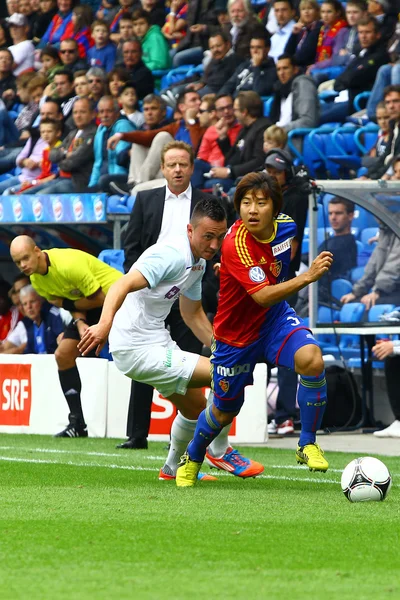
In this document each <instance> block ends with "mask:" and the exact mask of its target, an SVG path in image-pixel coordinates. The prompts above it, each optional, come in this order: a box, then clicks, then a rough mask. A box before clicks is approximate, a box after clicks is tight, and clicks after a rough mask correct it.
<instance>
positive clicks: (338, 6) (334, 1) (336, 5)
mask: <svg viewBox="0 0 400 600" xmlns="http://www.w3.org/2000/svg"><path fill="white" fill-rule="evenodd" d="M322 4H330V5H331V6H333V9H334V11H335V12H337V13H339V15H340V18H341V19H345V18H346V13H345V12H344V8H343V5H342V3H341V2H339V0H322Z"/></svg>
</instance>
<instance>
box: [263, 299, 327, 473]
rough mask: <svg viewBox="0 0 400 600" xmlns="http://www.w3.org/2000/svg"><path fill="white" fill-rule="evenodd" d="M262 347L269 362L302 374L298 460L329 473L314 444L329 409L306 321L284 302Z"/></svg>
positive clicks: (318, 358)
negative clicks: (327, 408)
mask: <svg viewBox="0 0 400 600" xmlns="http://www.w3.org/2000/svg"><path fill="white" fill-rule="evenodd" d="M263 347H264V357H265V358H266V360H267V361H268V362H271V363H275V364H276V365H277V366H282V367H287V368H289V369H292V370H294V371H296V373H298V374H299V375H300V383H299V387H298V390H297V399H298V403H299V407H300V420H301V426H302V430H301V436H300V440H299V447H298V449H297V453H296V459H297V461H298V462H301V463H304V464H307V465H308V466H309V467H310V468H311V469H313V470H318V471H326V470H327V468H328V463H327V461H326V460H325V458H324V457H323V452H322V450H321V449H320V447H319V446H318V444H316V443H315V442H316V431H317V429H318V428H319V427H320V425H321V421H322V416H323V414H324V411H325V406H326V381H325V370H324V362H323V360H322V353H321V350H320V348H319V346H318V343H317V341H316V340H315V338H314V336H313V334H312V333H311V331H310V330H309V329H308V327H307V326H306V325H305V323H304V321H303V320H302V319H301V318H300V317H298V316H297V314H296V313H295V311H294V310H293V309H292V308H290V307H289V306H288V305H287V304H285V303H283V304H282V306H281V307H280V308H279V307H278V309H277V313H276V315H274V320H273V322H272V323H271V326H270V328H269V329H268V331H267V332H266V334H265V336H264V338H263Z"/></svg>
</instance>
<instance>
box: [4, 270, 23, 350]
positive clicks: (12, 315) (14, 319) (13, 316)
mask: <svg viewBox="0 0 400 600" xmlns="http://www.w3.org/2000/svg"><path fill="white" fill-rule="evenodd" d="M10 289H11V285H10V284H9V283H8V282H7V281H4V280H3V281H0V341H3V340H5V339H6V337H7V336H8V334H9V333H10V331H12V330H13V329H14V327H15V326H16V325H17V323H18V321H19V319H20V314H19V311H18V308H16V307H15V306H13V305H12V302H11V299H10V297H9V295H8V292H9V291H10Z"/></svg>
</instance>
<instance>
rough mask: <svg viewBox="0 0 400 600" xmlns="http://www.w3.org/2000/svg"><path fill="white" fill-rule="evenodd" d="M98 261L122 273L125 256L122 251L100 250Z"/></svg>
mask: <svg viewBox="0 0 400 600" xmlns="http://www.w3.org/2000/svg"><path fill="white" fill-rule="evenodd" d="M98 259H99V260H101V261H102V262H104V263H106V264H107V265H109V266H110V267H114V269H118V271H121V273H124V272H125V271H124V266H123V265H124V260H125V254H124V251H123V250H102V251H101V252H100V254H99V256H98Z"/></svg>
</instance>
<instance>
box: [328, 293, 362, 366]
mask: <svg viewBox="0 0 400 600" xmlns="http://www.w3.org/2000/svg"><path fill="white" fill-rule="evenodd" d="M364 312H365V306H364V304H362V303H361V302H349V303H348V304H344V305H343V306H342V308H341V310H340V321H341V322H343V323H358V322H360V321H361V320H362V318H363V315H364ZM339 351H340V352H339ZM338 352H339V354H340V355H342V356H343V357H344V358H345V359H348V358H352V357H358V356H359V354H360V340H359V336H358V335H353V334H348V333H346V334H342V335H341V336H340V341H339V347H338V346H336V345H333V346H327V347H325V348H324V353H325V354H333V355H334V356H336V355H337V353H338Z"/></svg>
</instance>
